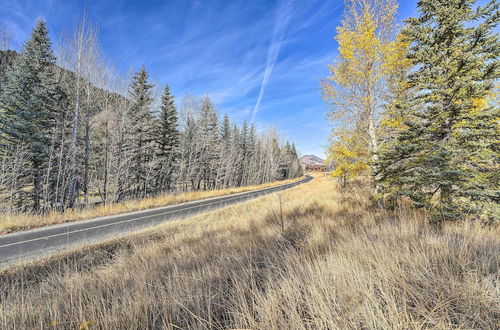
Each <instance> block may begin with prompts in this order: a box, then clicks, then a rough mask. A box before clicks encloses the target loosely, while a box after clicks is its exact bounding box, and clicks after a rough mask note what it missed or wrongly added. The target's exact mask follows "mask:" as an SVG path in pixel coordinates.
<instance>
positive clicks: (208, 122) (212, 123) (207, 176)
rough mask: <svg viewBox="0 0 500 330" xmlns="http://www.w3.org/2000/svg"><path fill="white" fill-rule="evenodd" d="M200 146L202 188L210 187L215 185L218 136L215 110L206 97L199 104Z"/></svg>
mask: <svg viewBox="0 0 500 330" xmlns="http://www.w3.org/2000/svg"><path fill="white" fill-rule="evenodd" d="M199 128H200V133H201V134H200V138H201V141H200V143H201V144H202V148H201V158H200V162H201V169H202V170H201V174H202V180H203V182H204V189H212V188H213V187H214V185H215V181H216V178H215V174H216V168H217V165H218V158H219V157H218V156H219V147H220V145H219V142H220V141H219V137H218V125H217V112H216V111H215V109H214V106H213V104H212V101H211V100H210V98H209V97H206V98H205V99H204V100H203V102H202V105H201V113H200V119H199Z"/></svg>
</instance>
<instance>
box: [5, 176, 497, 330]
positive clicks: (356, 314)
mask: <svg viewBox="0 0 500 330" xmlns="http://www.w3.org/2000/svg"><path fill="white" fill-rule="evenodd" d="M369 195H370V194H369V192H368V191H367V189H366V188H365V187H364V185H362V184H359V185H358V186H353V185H351V186H350V187H349V188H348V189H347V190H346V191H344V192H340V191H339V190H338V189H336V186H335V183H334V182H333V181H332V180H331V179H330V178H328V177H326V176H321V175H316V177H315V179H314V180H313V181H312V182H310V183H307V184H305V185H301V186H298V187H296V188H294V189H291V190H289V191H287V192H282V193H277V194H273V195H269V196H265V197H261V198H259V199H256V200H253V201H250V202H247V203H244V204H240V205H235V206H230V207H227V208H224V209H221V210H218V211H215V212H211V213H207V214H203V215H198V216H196V217H193V218H192V219H189V220H183V221H176V222H172V223H168V224H165V225H161V226H159V227H156V228H154V229H150V230H148V231H144V232H141V233H139V234H135V235H133V236H128V237H123V238H119V239H115V240H113V241H109V242H106V243H102V244H99V245H96V246H92V247H86V248H83V249H80V250H75V251H73V252H71V253H67V254H65V255H61V256H58V257H54V258H51V259H48V260H45V261H42V262H38V263H34V264H31V265H28V266H24V267H19V268H11V269H7V270H5V271H4V272H3V273H2V274H1V275H0V328H2V329H9V328H48V327H51V326H54V327H56V328H58V327H59V328H78V327H81V328H86V327H95V328H101V329H118V328H119V329H125V328H126V329H136V328H141V329H144V328H157V329H158V328H166V329H178V328H197V329H208V328H213V329H219V328H253V329H346V328H353V329H354V328H355V329H358V328H379V329H380V328H383V329H394V328H428V327H435V328H482V329H488V328H489V329H493V328H497V327H498V320H499V319H500V297H499V291H498V286H499V277H498V269H499V262H500V260H499V255H500V236H499V231H498V228H492V227H482V226H480V225H479V224H475V223H454V224H451V225H447V224H445V225H442V226H441V227H439V228H438V227H433V226H431V225H429V224H428V222H427V219H426V218H425V215H423V214H421V213H418V212H415V211H412V210H409V209H406V208H405V207H404V206H401V207H400V208H399V209H398V210H397V212H395V213H394V214H391V213H387V211H384V210H381V209H378V208H377V207H376V206H374V205H373V204H372V203H371V201H370V199H369V198H368V197H367V196H369Z"/></svg>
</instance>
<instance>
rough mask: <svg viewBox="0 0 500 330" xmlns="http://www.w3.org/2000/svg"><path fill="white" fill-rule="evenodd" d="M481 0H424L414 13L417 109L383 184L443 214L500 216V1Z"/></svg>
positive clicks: (391, 153)
mask: <svg viewBox="0 0 500 330" xmlns="http://www.w3.org/2000/svg"><path fill="white" fill-rule="evenodd" d="M474 3H475V1H473V0H465V1H464V0H425V1H423V0H422V1H420V2H419V3H418V9H419V12H420V17H418V18H412V19H410V20H408V21H407V24H408V26H407V27H406V29H405V37H406V39H407V40H408V41H409V42H410V44H411V47H410V53H409V58H410V59H411V60H412V62H413V65H414V70H413V71H412V72H411V74H410V76H409V84H410V86H411V90H410V91H411V93H412V95H413V97H412V98H411V100H410V106H411V111H410V113H411V116H410V118H409V120H408V121H407V122H406V126H407V127H406V128H405V129H403V130H402V131H401V132H400V133H399V135H398V138H397V139H398V140H397V142H398V143H394V144H392V145H391V147H390V148H388V149H387V150H385V151H384V152H383V154H382V157H381V162H380V168H381V177H380V182H381V184H382V185H384V186H385V187H386V189H390V187H391V186H394V185H397V186H398V187H401V189H400V190H399V189H398V190H399V192H398V194H402V195H407V196H409V197H410V198H411V199H412V200H413V201H414V202H415V204H416V206H419V207H426V208H428V209H431V211H432V214H433V219H434V220H435V221H440V220H444V219H456V218H458V217H461V216H463V215H471V216H474V217H484V218H488V219H492V218H497V219H498V218H499V216H500V214H499V209H498V206H497V205H498V204H497V203H498V202H499V200H500V193H499V192H498V186H499V175H498V147H497V146H496V143H497V141H498V139H499V137H500V134H499V133H500V132H499V126H498V122H497V121H498V117H499V109H498V105H488V104H487V103H486V102H484V100H485V99H486V98H487V96H488V94H490V93H491V90H492V88H493V83H494V81H495V79H498V77H499V70H498V56H499V54H500V44H499V42H498V35H497V34H495V32H494V29H495V27H496V25H497V23H498V20H499V17H500V14H499V6H500V4H498V3H496V2H495V1H491V2H490V3H488V4H487V5H486V6H484V7H478V8H474Z"/></svg>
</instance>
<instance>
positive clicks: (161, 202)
mask: <svg viewBox="0 0 500 330" xmlns="http://www.w3.org/2000/svg"><path fill="white" fill-rule="evenodd" d="M301 179H302V177H300V178H296V179H290V180H283V181H276V182H272V183H265V184H261V185H257V186H245V187H239V188H227V189H220V190H207V191H192V192H185V193H179V194H165V195H162V196H157V197H150V198H145V199H140V200H129V201H125V202H121V203H112V204H107V205H98V206H94V207H87V208H80V209H78V208H77V209H70V210H67V211H65V212H62V213H61V212H56V211H53V212H50V213H48V214H43V215H36V214H28V213H7V214H5V213H3V214H2V213H0V234H5V233H9V232H14V231H20V230H26V229H31V228H37V227H42V226H47V225H53V224H57V223H63V222H70V221H78V220H84V219H91V218H97V217H103V216H107V215H115V214H120V213H126V212H131V211H139V210H145V209H150V208H154V207H160V206H168V205H173V204H179V203H184V202H190V201H195V200H200V199H205V198H210V197H217V196H223V195H231V194H236V193H240V192H245V191H250V190H255V189H262V188H268V187H273V186H278V185H282V184H286V183H291V182H295V181H298V180H301Z"/></svg>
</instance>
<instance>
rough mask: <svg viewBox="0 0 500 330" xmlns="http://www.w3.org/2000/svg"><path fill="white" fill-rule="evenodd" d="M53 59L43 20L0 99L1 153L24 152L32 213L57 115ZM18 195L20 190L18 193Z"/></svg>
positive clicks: (36, 200)
mask: <svg viewBox="0 0 500 330" xmlns="http://www.w3.org/2000/svg"><path fill="white" fill-rule="evenodd" d="M54 63H55V57H54V55H53V53H52V49H51V42H50V39H49V36H48V31H47V28H46V25H45V22H44V21H43V20H40V21H38V23H37V25H36V27H35V28H34V29H33V31H32V33H31V37H30V39H29V40H28V41H27V42H26V43H25V44H24V47H23V50H22V52H21V54H20V55H19V57H18V59H17V60H16V62H15V64H14V66H13V67H12V68H11V70H10V71H9V72H8V77H7V82H6V84H5V85H4V86H2V94H1V96H0V106H1V108H2V112H0V134H1V136H2V138H3V140H4V141H5V144H6V145H5V146H4V148H5V150H7V151H8V150H13V149H22V148H26V150H27V158H28V162H29V164H27V168H26V170H25V173H24V176H25V177H26V178H29V180H30V181H31V183H32V189H31V192H32V193H31V195H32V196H31V197H32V201H33V209H34V210H38V209H39V208H40V205H41V189H42V182H41V178H42V173H43V169H44V166H46V161H47V154H48V151H49V146H50V143H51V141H50V133H51V131H52V129H53V127H54V125H55V123H54V118H55V116H56V115H57V114H56V109H57V98H58V90H57V88H56V85H55V84H56V81H55V79H54V75H53V66H54ZM19 193H20V194H21V195H22V194H23V193H24V190H22V191H19Z"/></svg>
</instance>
